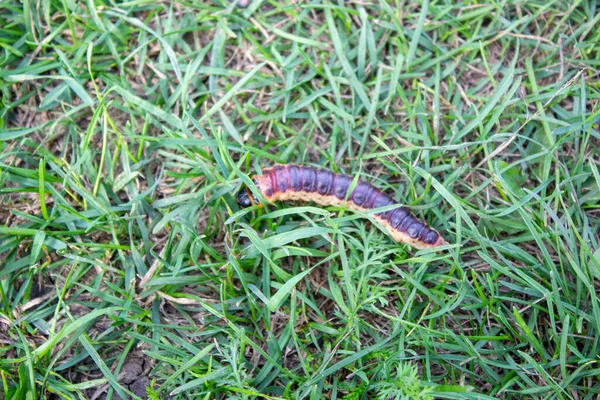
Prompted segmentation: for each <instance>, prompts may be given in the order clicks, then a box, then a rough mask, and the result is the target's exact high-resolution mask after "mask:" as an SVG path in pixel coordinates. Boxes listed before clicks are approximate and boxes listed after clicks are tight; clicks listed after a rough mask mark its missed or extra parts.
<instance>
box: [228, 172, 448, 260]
mask: <svg viewBox="0 0 600 400" xmlns="http://www.w3.org/2000/svg"><path fill="white" fill-rule="evenodd" d="M252 180H253V182H254V184H255V185H256V186H257V187H258V189H259V190H260V192H261V194H262V195H263V197H264V198H265V200H267V201H269V202H276V201H286V200H302V201H307V202H314V203H317V204H319V205H322V206H342V207H346V208H348V209H351V210H355V211H368V210H372V209H376V208H381V207H386V206H391V205H393V204H394V203H395V202H394V200H392V198H391V197H389V196H388V195H387V194H385V193H383V192H381V191H380V190H379V189H378V188H376V187H375V186H373V185H372V184H370V183H368V182H364V181H362V180H359V181H358V183H357V184H356V185H355V187H354V189H353V190H352V193H348V191H349V189H350V185H351V183H352V180H353V179H352V178H351V177H350V176H348V175H344V174H336V173H333V172H331V171H328V170H325V169H319V168H313V167H309V166H304V165H294V164H280V165H275V166H273V167H272V168H265V169H263V175H262V176H258V175H254V176H252ZM237 203H238V204H239V205H240V207H250V206H252V205H260V202H259V201H258V200H257V199H256V198H255V197H254V196H253V195H252V192H251V191H250V189H249V188H248V187H243V188H242V189H241V190H240V192H239V194H238V196H237ZM373 218H374V219H375V220H376V221H377V222H379V223H380V224H381V225H382V226H383V227H384V228H385V229H386V231H387V232H388V233H389V234H390V235H391V236H392V238H393V239H394V240H396V241H397V242H400V243H406V244H409V245H411V246H413V247H415V248H417V249H429V248H435V247H438V246H442V245H445V244H447V243H446V241H445V240H444V238H442V236H441V235H440V234H439V233H438V232H437V231H436V230H435V229H433V228H431V227H429V226H428V225H427V224H426V223H425V222H423V221H421V220H419V219H418V218H416V217H415V216H414V215H413V214H412V213H411V212H410V211H409V210H408V209H407V208H406V207H404V206H402V205H398V206H397V207H396V208H393V209H391V210H389V211H383V212H380V213H376V214H374V215H373Z"/></svg>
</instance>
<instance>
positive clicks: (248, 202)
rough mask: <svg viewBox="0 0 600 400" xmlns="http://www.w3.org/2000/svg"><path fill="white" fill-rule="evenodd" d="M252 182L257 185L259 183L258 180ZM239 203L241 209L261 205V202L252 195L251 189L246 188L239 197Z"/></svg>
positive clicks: (243, 188)
mask: <svg viewBox="0 0 600 400" xmlns="http://www.w3.org/2000/svg"><path fill="white" fill-rule="evenodd" d="M252 181H253V182H254V184H255V185H258V181H257V180H256V179H253V180H252ZM237 203H238V205H239V206H240V207H242V208H246V207H250V206H253V205H256V204H259V201H257V200H256V198H255V197H254V196H253V195H252V192H251V191H250V189H249V188H248V187H246V186H244V187H242V189H241V190H240V192H239V193H238V195H237Z"/></svg>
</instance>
